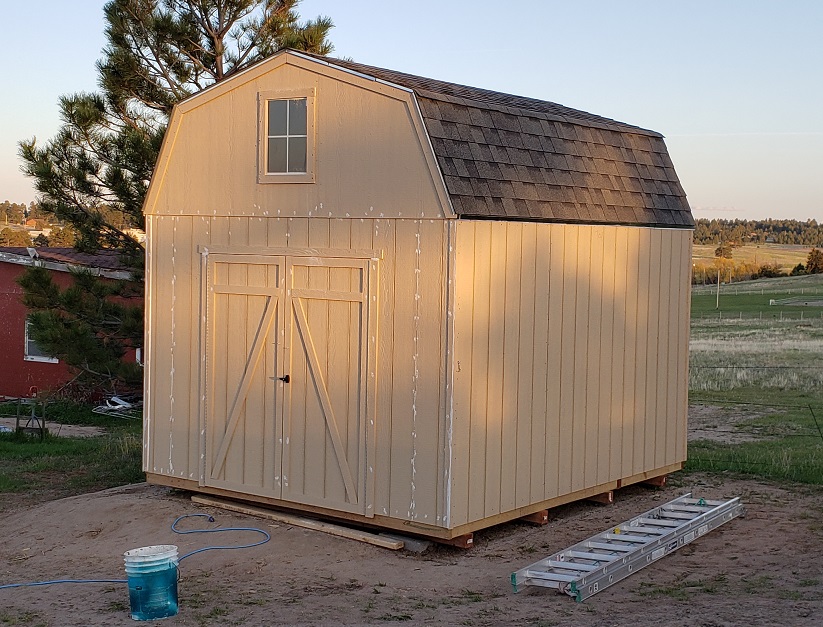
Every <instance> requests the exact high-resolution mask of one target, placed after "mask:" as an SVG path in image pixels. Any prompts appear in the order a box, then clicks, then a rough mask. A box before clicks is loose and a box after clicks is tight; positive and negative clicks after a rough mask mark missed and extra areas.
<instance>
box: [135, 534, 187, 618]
mask: <svg viewBox="0 0 823 627" xmlns="http://www.w3.org/2000/svg"><path fill="white" fill-rule="evenodd" d="M123 558H124V561H125V563H126V576H127V578H128V582H129V605H130V607H131V617H132V618H133V619H134V620H155V619H158V618H166V617H168V616H174V615H175V614H177V547H176V546H174V545H171V544H162V545H159V546H144V547H142V548H139V549H132V550H131V551H126V552H125V553H124V554H123Z"/></svg>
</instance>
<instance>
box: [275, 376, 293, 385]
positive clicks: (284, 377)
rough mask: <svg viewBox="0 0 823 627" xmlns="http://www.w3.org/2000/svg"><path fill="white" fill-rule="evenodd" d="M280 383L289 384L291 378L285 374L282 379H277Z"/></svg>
mask: <svg viewBox="0 0 823 627" xmlns="http://www.w3.org/2000/svg"><path fill="white" fill-rule="evenodd" d="M277 380H278V381H282V382H283V383H288V382H289V381H291V377H290V376H289V375H287V374H284V375H283V376H282V377H277Z"/></svg>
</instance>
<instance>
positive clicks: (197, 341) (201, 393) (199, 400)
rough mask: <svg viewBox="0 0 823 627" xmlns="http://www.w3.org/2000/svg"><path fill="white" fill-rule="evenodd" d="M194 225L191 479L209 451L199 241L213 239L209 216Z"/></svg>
mask: <svg viewBox="0 0 823 627" xmlns="http://www.w3.org/2000/svg"><path fill="white" fill-rule="evenodd" d="M189 224H190V225H191V229H192V243H191V246H192V248H191V251H190V252H189V255H190V256H191V269H192V275H191V285H190V286H189V289H190V299H191V300H190V302H191V307H192V310H191V316H190V318H189V321H190V324H191V327H192V334H193V335H192V338H193V339H192V350H191V353H190V355H189V368H191V372H192V386H191V389H190V390H189V407H190V408H191V412H192V416H191V417H190V418H189V420H190V423H191V427H192V431H191V433H189V479H195V480H200V481H202V480H203V479H204V476H203V467H202V461H201V453H203V454H204V453H205V452H206V449H205V444H206V443H205V437H204V436H205V428H206V425H205V418H206V417H205V415H204V414H203V408H204V405H203V400H204V397H205V394H206V385H205V379H204V377H205V359H206V347H205V345H203V343H202V337H203V332H204V331H205V322H206V319H205V316H206V295H205V293H202V284H203V279H204V277H203V276H202V262H201V260H202V257H201V256H200V255H199V254H198V252H197V247H198V246H199V245H201V244H202V245H207V244H208V243H209V219H208V218H202V217H199V216H192V217H190V218H189Z"/></svg>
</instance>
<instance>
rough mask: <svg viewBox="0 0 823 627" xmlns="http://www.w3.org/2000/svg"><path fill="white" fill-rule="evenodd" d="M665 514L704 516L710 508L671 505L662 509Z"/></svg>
mask: <svg viewBox="0 0 823 627" xmlns="http://www.w3.org/2000/svg"><path fill="white" fill-rule="evenodd" d="M664 509H665V510H666V511H667V512H668V511H672V512H694V513H695V514H704V513H705V512H708V511H709V510H710V509H711V507H699V506H697V505H673V506H671V507H665V508H664Z"/></svg>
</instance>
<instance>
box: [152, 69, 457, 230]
mask: <svg viewBox="0 0 823 627" xmlns="http://www.w3.org/2000/svg"><path fill="white" fill-rule="evenodd" d="M284 61H285V60H284ZM302 65H304V66H305V67H301V62H300V61H299V60H290V61H289V62H284V63H280V64H275V65H271V64H270V65H269V66H268V69H267V71H265V72H262V73H261V72H260V71H253V72H250V73H248V74H247V75H246V79H247V80H245V81H238V80H234V81H232V84H233V88H232V89H231V90H228V91H227V90H222V89H215V90H212V91H207V92H204V94H202V95H201V96H198V97H195V98H193V99H191V101H188V102H186V103H183V104H182V105H180V106H179V107H178V109H177V110H176V111H175V113H174V115H173V117H172V120H171V122H170V128H169V137H168V138H167V140H166V143H167V144H168V145H169V146H167V147H165V148H164V155H163V158H162V159H161V160H160V162H159V163H158V169H157V173H156V175H155V177H154V178H155V180H153V182H152V188H151V189H150V193H149V197H148V200H147V204H146V213H148V214H162V215H181V214H184V215H206V216H215V215H216V216H228V215H231V216H262V217H295V216H303V217H306V216H319V217H324V218H328V217H339V218H345V217H364V218H371V219H374V218H380V217H402V218H415V217H418V218H419V217H443V216H444V215H450V214H451V208H450V206H449V201H448V199H447V196H446V194H445V188H444V186H443V182H442V179H441V178H440V177H439V176H435V175H436V174H437V167H436V165H435V163H434V156H433V155H431V154H430V148H429V146H428V143H427V140H426V138H425V134H424V130H423V126H422V120H421V119H420V116H419V113H418V111H417V109H416V106H415V104H414V100H413V98H412V95H411V94H410V93H409V92H407V91H404V90H401V89H397V88H393V87H389V86H386V85H381V84H378V83H375V82H374V81H368V80H364V79H361V78H357V77H354V76H353V75H351V74H347V73H344V72H341V71H339V70H331V69H328V68H324V67H323V66H320V65H318V64H316V63H308V64H305V63H304V64H302ZM278 88H281V89H286V90H290V91H292V92H293V91H294V90H314V91H315V98H314V102H315V133H316V150H315V182H314V183H311V184H306V183H258V181H257V159H258V150H257V145H258V122H257V116H258V105H257V101H258V94H260V93H264V92H265V93H268V92H272V90H275V91H276V90H277V89H278ZM204 102H208V106H202V104H203V103H204ZM172 147H173V150H172V149H171V148H172ZM195 181H210V182H212V183H211V184H194V183H193V182H195Z"/></svg>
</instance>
